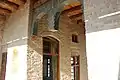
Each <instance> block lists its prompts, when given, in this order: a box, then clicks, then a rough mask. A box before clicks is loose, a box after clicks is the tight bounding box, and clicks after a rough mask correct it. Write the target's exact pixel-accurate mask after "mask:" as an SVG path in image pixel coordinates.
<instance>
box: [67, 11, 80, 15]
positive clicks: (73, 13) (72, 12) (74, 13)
mask: <svg viewBox="0 0 120 80" xmlns="http://www.w3.org/2000/svg"><path fill="white" fill-rule="evenodd" d="M81 13H82V10H75V11H71V12H68V13H67V16H73V15H76V14H81Z"/></svg>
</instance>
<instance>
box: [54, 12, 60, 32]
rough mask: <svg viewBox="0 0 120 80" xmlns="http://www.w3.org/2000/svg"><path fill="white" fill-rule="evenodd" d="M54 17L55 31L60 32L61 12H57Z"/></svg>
mask: <svg viewBox="0 0 120 80" xmlns="http://www.w3.org/2000/svg"><path fill="white" fill-rule="evenodd" d="M54 17H55V23H54V29H55V30H58V29H59V19H60V12H56V14H55V15H54Z"/></svg>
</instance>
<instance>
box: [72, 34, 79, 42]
mask: <svg viewBox="0 0 120 80" xmlns="http://www.w3.org/2000/svg"><path fill="white" fill-rule="evenodd" d="M72 42H74V43H78V35H76V34H72Z"/></svg>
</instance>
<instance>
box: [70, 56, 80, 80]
mask: <svg viewBox="0 0 120 80" xmlns="http://www.w3.org/2000/svg"><path fill="white" fill-rule="evenodd" d="M72 59H73V60H72ZM72 61H73V63H72ZM77 71H78V74H76V73H77ZM72 73H73V75H72ZM77 75H78V77H77ZM72 76H73V78H74V79H72ZM76 78H78V80H80V56H71V80H76Z"/></svg>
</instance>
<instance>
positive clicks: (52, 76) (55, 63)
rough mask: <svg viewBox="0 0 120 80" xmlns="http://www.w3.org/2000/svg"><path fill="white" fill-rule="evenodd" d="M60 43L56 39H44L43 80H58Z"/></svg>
mask: <svg viewBox="0 0 120 80" xmlns="http://www.w3.org/2000/svg"><path fill="white" fill-rule="evenodd" d="M58 76H59V43H58V41H57V40H55V39H54V38H51V37H50V38H48V37H44V38H43V80H58Z"/></svg>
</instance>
